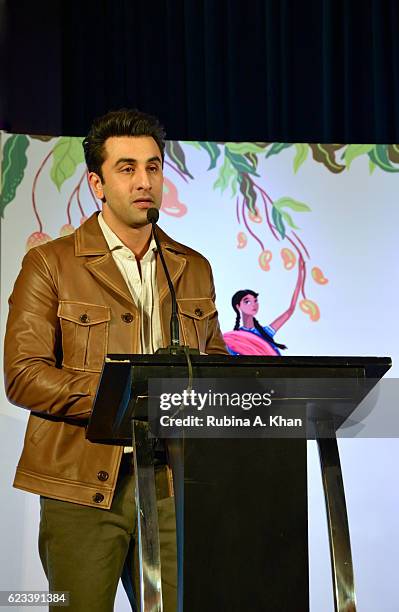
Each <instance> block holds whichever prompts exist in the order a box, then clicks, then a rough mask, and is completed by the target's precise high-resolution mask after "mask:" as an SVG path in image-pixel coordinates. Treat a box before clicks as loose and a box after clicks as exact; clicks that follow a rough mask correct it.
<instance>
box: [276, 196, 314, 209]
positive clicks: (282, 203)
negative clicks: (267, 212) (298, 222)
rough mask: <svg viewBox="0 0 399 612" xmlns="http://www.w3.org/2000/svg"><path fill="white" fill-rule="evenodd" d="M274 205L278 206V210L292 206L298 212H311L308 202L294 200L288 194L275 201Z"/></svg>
mask: <svg viewBox="0 0 399 612" xmlns="http://www.w3.org/2000/svg"><path fill="white" fill-rule="evenodd" d="M273 206H274V207H275V208H277V210H278V211H281V209H282V208H291V210H295V211H296V212H309V211H310V210H311V208H310V207H309V206H308V205H307V204H304V203H303V202H298V200H294V199H293V198H289V197H288V196H284V197H282V198H279V199H278V200H276V201H275V202H274V203H273Z"/></svg>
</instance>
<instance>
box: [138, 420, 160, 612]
mask: <svg viewBox="0 0 399 612" xmlns="http://www.w3.org/2000/svg"><path fill="white" fill-rule="evenodd" d="M133 456H134V474H135V485H136V506H137V525H138V549H139V565H140V568H139V571H140V611H141V612H162V586H161V553H160V546H159V527H158V511H157V499H156V489H155V474H154V460H153V450H152V441H151V440H149V438H148V422H146V421H138V420H133Z"/></svg>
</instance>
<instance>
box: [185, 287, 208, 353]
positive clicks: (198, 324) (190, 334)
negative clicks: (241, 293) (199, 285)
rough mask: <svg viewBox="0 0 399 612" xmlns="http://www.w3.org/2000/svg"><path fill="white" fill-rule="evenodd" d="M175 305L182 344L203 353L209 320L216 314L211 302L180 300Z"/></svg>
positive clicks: (206, 300)
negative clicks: (176, 305) (176, 306)
mask: <svg viewBox="0 0 399 612" xmlns="http://www.w3.org/2000/svg"><path fill="white" fill-rule="evenodd" d="M177 304H178V310H179V319H180V328H181V332H182V336H183V340H184V344H187V345H188V346H190V347H191V348H198V349H199V350H200V351H201V352H205V349H206V341H207V333H208V323H209V318H210V317H211V316H212V315H213V314H214V313H215V312H216V307H215V304H214V302H213V300H212V299H211V298H181V299H178V300H177Z"/></svg>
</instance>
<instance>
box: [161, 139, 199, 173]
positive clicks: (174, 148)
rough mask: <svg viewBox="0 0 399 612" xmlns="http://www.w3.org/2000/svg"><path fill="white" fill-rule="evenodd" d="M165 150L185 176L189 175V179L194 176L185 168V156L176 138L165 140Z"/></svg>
mask: <svg viewBox="0 0 399 612" xmlns="http://www.w3.org/2000/svg"><path fill="white" fill-rule="evenodd" d="M165 150H166V153H167V155H168V157H169V159H170V160H172V162H174V163H175V164H176V166H177V167H178V168H179V170H180V171H181V172H182V173H183V174H184V175H185V176H189V177H190V178H191V179H192V178H194V177H193V175H192V174H190V172H189V171H188V169H187V166H186V156H185V155H184V151H183V149H182V148H181V146H180V144H179V142H178V141H177V140H167V141H166V143H165Z"/></svg>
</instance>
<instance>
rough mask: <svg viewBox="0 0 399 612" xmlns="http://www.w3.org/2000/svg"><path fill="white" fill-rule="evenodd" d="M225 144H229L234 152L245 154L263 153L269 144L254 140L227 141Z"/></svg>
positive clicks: (230, 149)
mask: <svg viewBox="0 0 399 612" xmlns="http://www.w3.org/2000/svg"><path fill="white" fill-rule="evenodd" d="M225 146H227V147H228V148H229V151H231V152H232V153H236V154H237V155H245V154H246V153H262V152H263V151H264V150H265V148H266V146H267V144H266V143H264V144H263V145H262V144H255V143H254V142H226V143H225Z"/></svg>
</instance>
